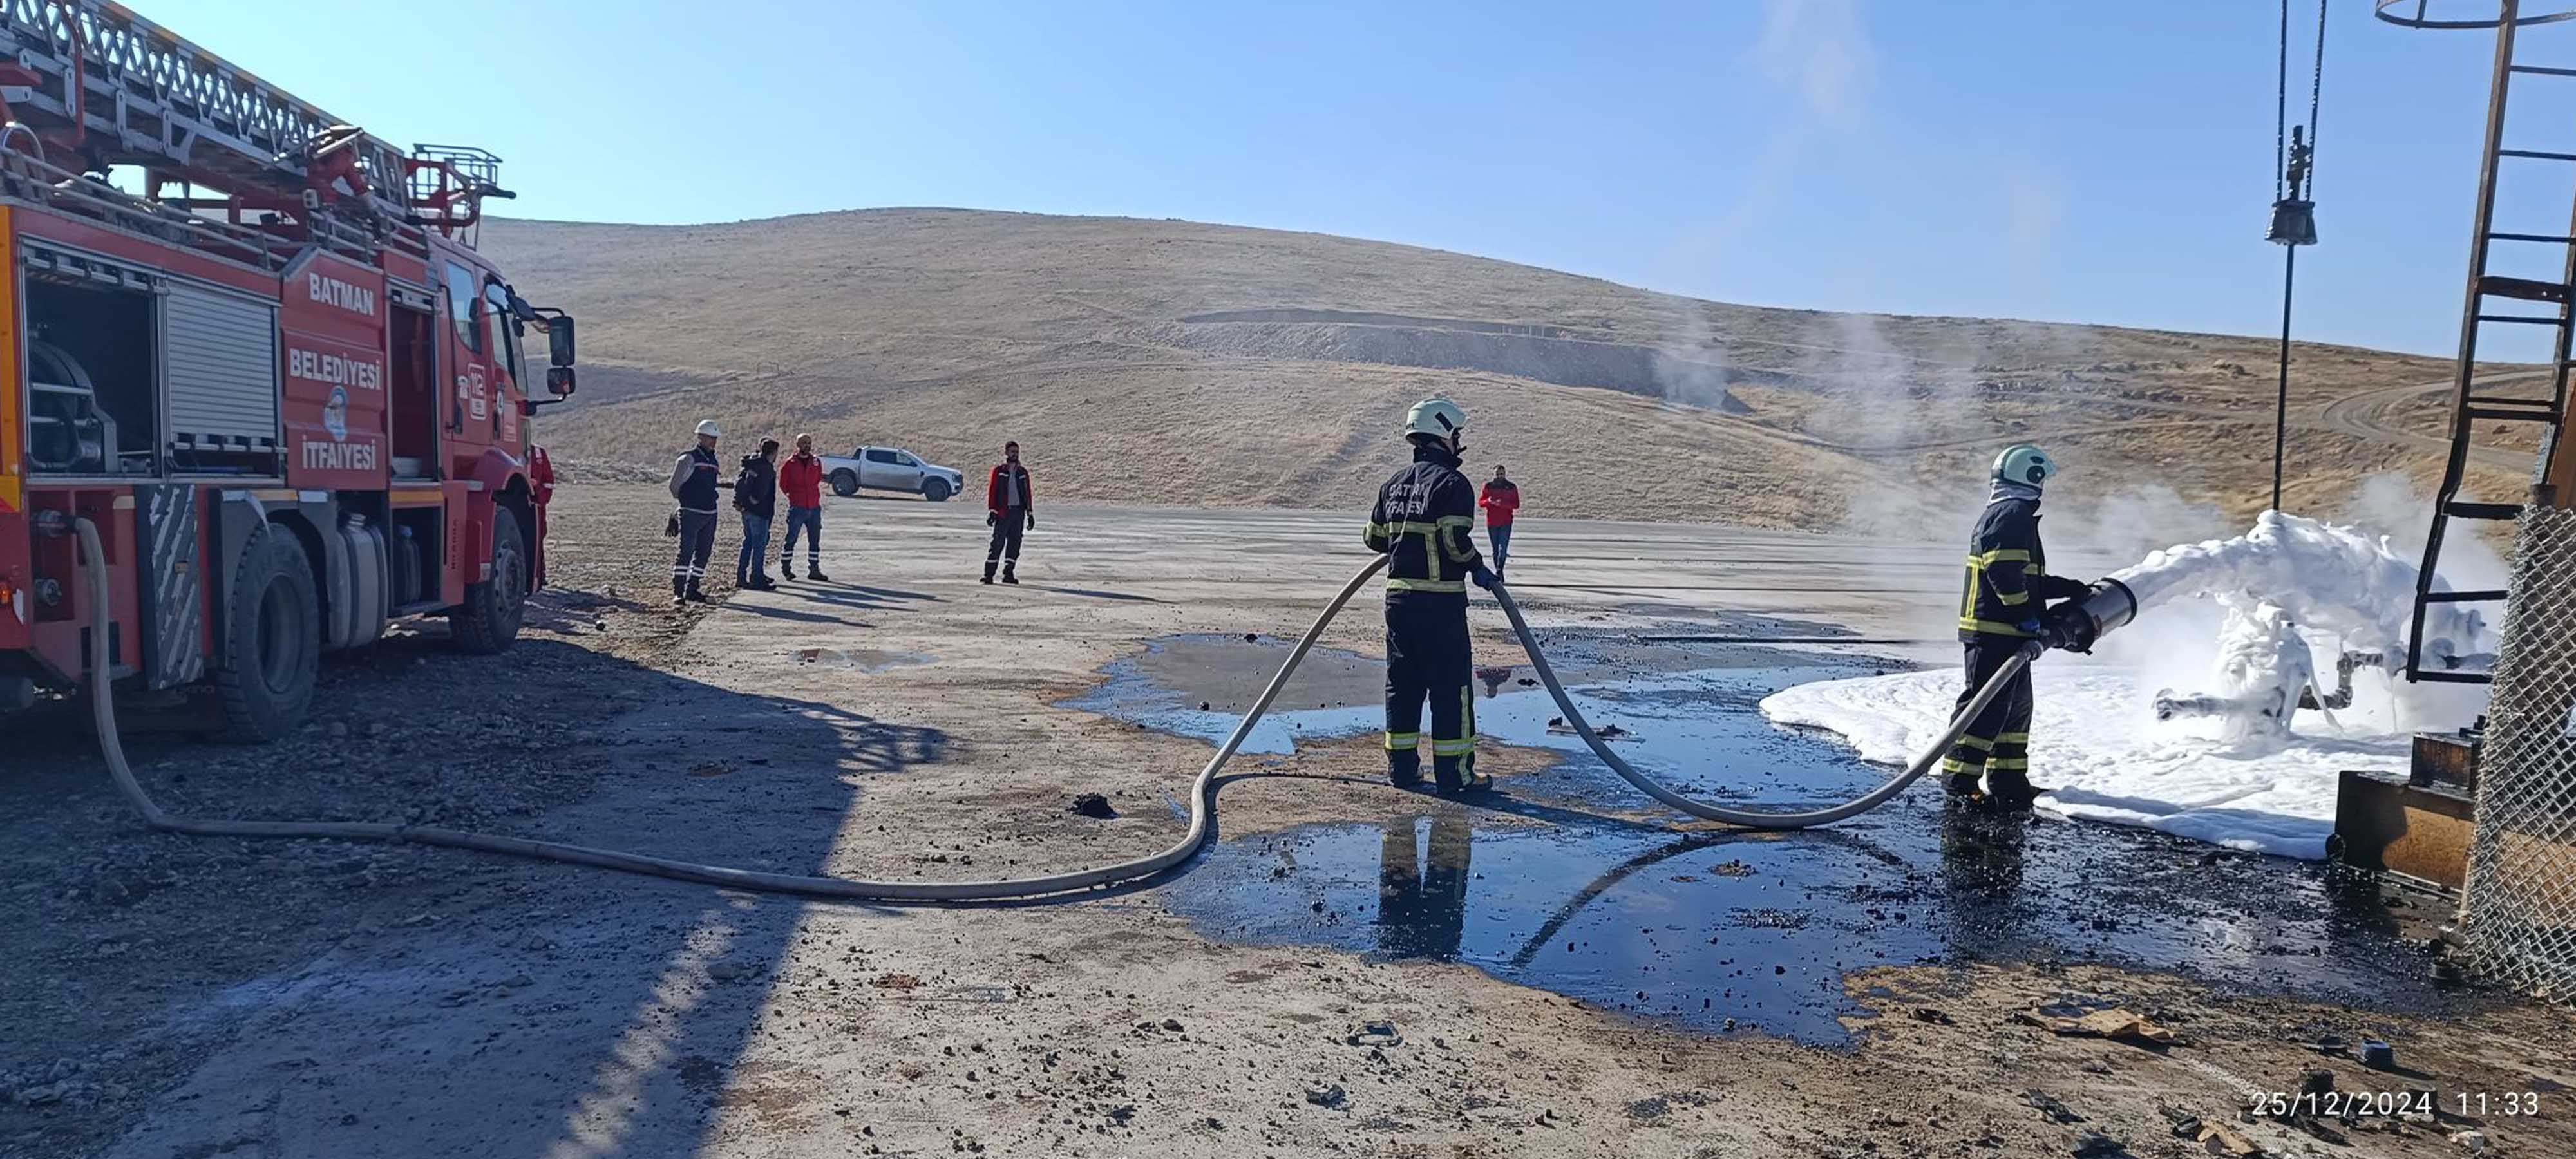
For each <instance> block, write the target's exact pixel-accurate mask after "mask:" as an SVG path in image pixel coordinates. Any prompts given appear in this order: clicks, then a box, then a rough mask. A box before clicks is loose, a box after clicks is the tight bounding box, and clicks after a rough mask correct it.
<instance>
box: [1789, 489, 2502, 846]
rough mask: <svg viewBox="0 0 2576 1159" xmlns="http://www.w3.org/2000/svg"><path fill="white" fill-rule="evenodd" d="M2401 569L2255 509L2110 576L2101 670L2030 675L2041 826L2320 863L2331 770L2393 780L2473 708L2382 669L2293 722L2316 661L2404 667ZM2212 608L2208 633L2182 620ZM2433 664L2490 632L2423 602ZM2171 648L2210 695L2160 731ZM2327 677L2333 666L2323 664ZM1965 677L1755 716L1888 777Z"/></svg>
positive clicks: (1898, 683) (1826, 688)
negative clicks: (2120, 591) (2230, 530)
mask: <svg viewBox="0 0 2576 1159" xmlns="http://www.w3.org/2000/svg"><path fill="white" fill-rule="evenodd" d="M2415 573H2416V568H2415V565H2414V564H2413V563H2412V562H2410V561H2408V560H2406V559H2403V558H2400V557H2399V556H2398V555H2397V554H2396V553H2395V552H2393V551H2391V550H2390V549H2389V547H2388V544H2387V542H2386V540H2385V539H2383V538H2380V537H2376V536H2371V535H2367V534H2364V533H2363V532H2360V531H2358V530H2355V529H2353V528H2350V527H2342V526H2337V525H2334V524H2328V523H2322V522H2318V521H2316V520H2311V519H2302V518H2299V517H2297V516H2290V515H2283V514H2281V513H2279V512H2273V511H2267V512H2264V513H2263V515H2262V516H2261V517H2260V518H2258V519H2257V520H2256V522H2255V524H2254V527H2253V529H2252V530H2251V531H2249V532H2247V533H2246V534H2244V535H2240V536H2236V537H2234V538H2231V539H2213V540H2208V541H2206V542H2202V543H2196V544H2187V545H2183V546H2178V547H2172V548H2167V549H2165V550H2162V551H2158V552H2154V553H2152V554H2150V555H2148V556H2147V558H2145V559H2144V560H2141V561H2140V562H2138V563H2137V564H2136V565H2134V566H2132V567H2129V568H2125V569H2123V570H2121V571H2119V572H2115V573H2113V577H2112V578H2115V579H2118V580H2120V581H2121V582H2122V583H2124V584H2127V585H2128V586H2129V590H2130V591H2131V592H2133V593H2135V595H2136V596H2137V598H2138V608H2139V613H2138V618H2137V622H2136V624H2135V625H2134V626H2132V627H2130V628H2129V629H2127V631H2126V632H2125V633H2123V634H2122V635H2120V636H2114V637H2112V638H2111V639H2110V640H2107V641H2106V642H2105V643H2106V645H2113V646H2123V645H2124V646H2125V647H2107V648H2106V650H2105V652H2104V653H2103V654H2102V655H2100V656H2093V657H2087V656H2074V655H2065V654H2054V653H2053V654H2051V655H2049V656H2048V657H2046V658H2044V659H2043V660H2042V661H2041V662H2040V663H2039V664H2038V665H2035V666H2034V667H2033V669H2032V674H2033V679H2034V682H2035V685H2036V689H2037V694H2038V705H2039V707H2038V712H2037V715H2036V718H2035V719H2034V721H2033V722H2032V728H2031V775H2032V778H2033V780H2035V781H2037V782H2038V783H2039V784H2041V785H2046V786H2053V788H2052V789H2051V790H2050V791H2049V792H2048V793H2047V794H2046V795H2044V796H2042V797H2041V799H2040V807H2041V808H2044V809H2047V810H2049V811H2050V812H2054V813H2058V814H2062V815H2065V816H2070V817H2077V818H2083V819H2087V820H2095V821H2105V822H2110V823H2114V824H2121V825H2135V826H2141V827H2145V828H2151V829H2158V830H2162V831H2165V832H2169V833H2174V834H2178V835H2181V836H2186V837H2191V838H2195V839H2198V840H2203V841H2209V842H2212V843H2214V844H2219V845H2224V846H2228V847H2231V848H2236V849H2244V850H2249V851H2254V852H2262V853H2273V854H2279V855H2283V856H2289V857H2302V858H2309V859H2315V858H2321V857H2323V856H2324V855H2325V842H2326V838H2327V836H2329V835H2330V834H2331V833H2332V832H2333V828H2334V805H2335V787H2336V781H2337V774H2338V773H2340V772H2341V771H2343V770H2346V769H2350V770H2355V771H2362V772H2388V773H2403V772H2404V771H2405V770H2406V768H2407V766H2408V763H2409V747H2410V745H2409V741H2408V733H2410V732H2411V731H2413V730H2415V729H2423V728H2442V727H2452V726H2456V725H2458V724H2464V723H2467V721H2468V719H2470V718H2471V717H2472V716H2474V714H2475V712H2476V711H2477V705H2476V704H2475V703H2474V702H2469V703H2462V702H2457V701H2453V702H2449V703H2443V704H2427V703H2425V702H2421V701H2419V700H2417V699H2415V698H2413V697H2411V695H2410V694H2409V693H2408V692H2407V689H2408V686H2406V685H2404V684H2402V683H2400V682H2398V681H2396V680H2395V678H2393V677H2391V676H2389V675H2388V674H2387V673H2385V672H2380V671H2372V670H2367V669H2366V670H2364V671H2363V672H2361V673H2359V674H2358V679H2356V681H2355V693H2356V699H2355V710H2354V711H2350V712H2346V713H2342V714H2339V715H2337V716H2334V717H2331V718H2329V717H2327V716H2325V715H2323V714H2320V713H2317V712H2314V711H2307V712H2297V713H2295V714H2294V710H2293V709H2292V708H2291V707H2290V706H2291V705H2295V703H2296V701H2297V694H2298V692H2299V690H2300V689H2301V688H2303V687H2305V686H2306V685H2307V684H2308V683H2309V682H2310V681H2311V680H2312V675H2311V674H2312V673H2313V671H2315V668H2316V665H2315V664H2314V661H2313V655H2312V649H2314V648H2317V647H2323V648H2326V649H2329V652H2328V654H2329V655H2330V656H2331V655H2333V654H2334V650H2340V651H2346V652H2365V653H2368V652H2377V653H2382V654H2384V655H2386V656H2388V657H2393V658H2402V657H2403V655H2404V649H2405V642H2406V633H2407V630H2408V627H2409V623H2408V621H2409V618H2410V617H2411V615H2412V612H2413V602H2414V592H2415ZM2195 600H2207V601H2210V602H2213V603H2215V604H2216V605H2218V607H2219V608H2220V609H2221V610H2222V611H2223V613H2224V618H2223V620H2222V621H2221V622H2220V624H2219V626H2218V629H2217V631H2216V632H2215V633H2209V632H2197V631H2194V627H2195V625H2198V624H2203V623H2206V622H2208V620H2209V616H2208V615H2207V613H2206V612H2205V611H2202V612H2200V613H2198V614H2197V615H2193V614H2187V613H2189V612H2190V607H2189V605H2190V604H2191V603H2192V602H2193V601H2195ZM2434 611H2435V613H2436V614H2435V615H2434V616H2433V617H2432V618H2429V619H2428V620H2427V621H2426V637H2427V642H2428V643H2427V648H2428V652H2429V653H2431V654H2435V655H2469V654H2473V653H2474V652H2476V651H2479V650H2481V649H2483V648H2485V647H2487V646H2489V645H2490V644H2491V642H2492V639H2493V635H2492V633H2491V632H2490V631H2489V630H2488V629H2487V627H2486V625H2485V624H2484V623H2483V622H2482V621H2481V620H2480V619H2479V618H2478V617H2477V616H2475V615H2474V614H2469V613H2465V612H2463V611H2461V610H2459V609H2457V608H2453V607H2441V606H2437V607H2436V608H2435V609H2434ZM2177 651H2184V652H2189V653H2192V654H2193V655H2196V656H2199V657H2203V658H2206V660H2207V668H2206V673H2207V674H2206V676H2204V677H2202V678H2203V679H2206V680H2208V681H2209V682H2210V683H2212V684H2213V685H2215V688H2214V689H2212V690H2210V691H2211V695H2210V696H2208V698H2207V699H2208V700H2209V701H2210V702H2211V703H2214V704H2217V705H2219V706H2221V707H2220V710H2219V711H2218V712H2217V713H2216V714H2215V715H2214V716H2212V717H2209V718H2186V719H2177V720H2172V721H2158V720H2157V719H2156V715H2155V712H2154V709H2153V702H2154V700H2155V699H2156V696H2157V694H2158V693H2159V692H2163V691H2165V690H2164V689H2162V688H2160V687H2159V684H2158V682H2156V681H2153V680H2151V679H2150V678H2149V676H2148V666H2149V665H2150V664H2151V663H2170V662H2171V660H2172V654H2173V653H2175V652H2177ZM2327 667H2329V668H2331V667H2332V665H2331V663H2329V664H2328V665H2327ZM1961 682H1962V676H1961V674H1960V672H1959V671H1958V670H1957V669H1937V670H1930V671H1922V672H1904V673H1897V674H1893V675H1889V676H1878V677H1866V678H1861V679H1855V680H1832V681H1820V682H1817V683H1813V684H1804V685H1799V686H1797V687H1794V688H1789V689H1786V690H1783V691H1781V692H1778V693H1775V694H1773V695H1772V696H1770V697H1768V698H1766V699H1764V700H1763V702H1762V712H1763V714H1764V715H1765V716H1767V717H1769V718H1770V719H1771V720H1772V721H1773V722H1775V723H1779V724H1786V725H1801V726H1808V727H1815V728H1823V729H1829V730H1832V731H1834V732H1837V733H1840V734H1842V735H1843V736H1844V737H1845V738H1846V739H1848V740H1849V741H1850V742H1851V743H1852V745H1853V747H1855V748H1856V749H1858V750H1859V754H1860V756H1861V757H1862V759H1864V760H1869V761H1876V762H1884V763H1903V762H1905V761H1907V760H1910V759H1912V757H1913V755H1914V754H1915V753H1918V752H1920V751H1922V749H1923V748H1925V747H1927V746H1929V745H1930V744H1931V743H1932V742H1933V741H1934V740H1936V739H1938V737H1939V736H1940V734H1941V732H1942V731H1943V728H1944V727H1945V726H1946V725H1947V724H1948V721H1949V714H1950V711H1951V706H1952V703H1953V701H1954V700H1955V698H1956V697H1957V696H1958V693H1959V688H1960V685H1961Z"/></svg>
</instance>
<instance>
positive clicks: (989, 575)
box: [983, 559, 994, 583]
mask: <svg viewBox="0 0 2576 1159" xmlns="http://www.w3.org/2000/svg"><path fill="white" fill-rule="evenodd" d="M993 566H994V565H993V561H992V560H989V559H988V560H985V561H984V580H983V582H985V583H991V582H993Z"/></svg>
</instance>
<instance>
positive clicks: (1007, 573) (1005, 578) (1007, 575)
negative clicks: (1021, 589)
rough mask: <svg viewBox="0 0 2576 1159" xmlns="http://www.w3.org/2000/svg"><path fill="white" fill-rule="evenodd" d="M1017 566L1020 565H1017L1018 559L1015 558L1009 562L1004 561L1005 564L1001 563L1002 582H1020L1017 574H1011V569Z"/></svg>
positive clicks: (1013, 569)
mask: <svg viewBox="0 0 2576 1159" xmlns="http://www.w3.org/2000/svg"><path fill="white" fill-rule="evenodd" d="M1019 566H1020V565H1019V561H1017V560H1013V561H1011V562H1009V563H1005V564H1003V565H1002V582H1003V583H1006V584H1015V583H1018V582H1020V577H1019V576H1017V575H1014V574H1012V572H1013V571H1015V570H1016V569H1017V568H1018V567H1019Z"/></svg>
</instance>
